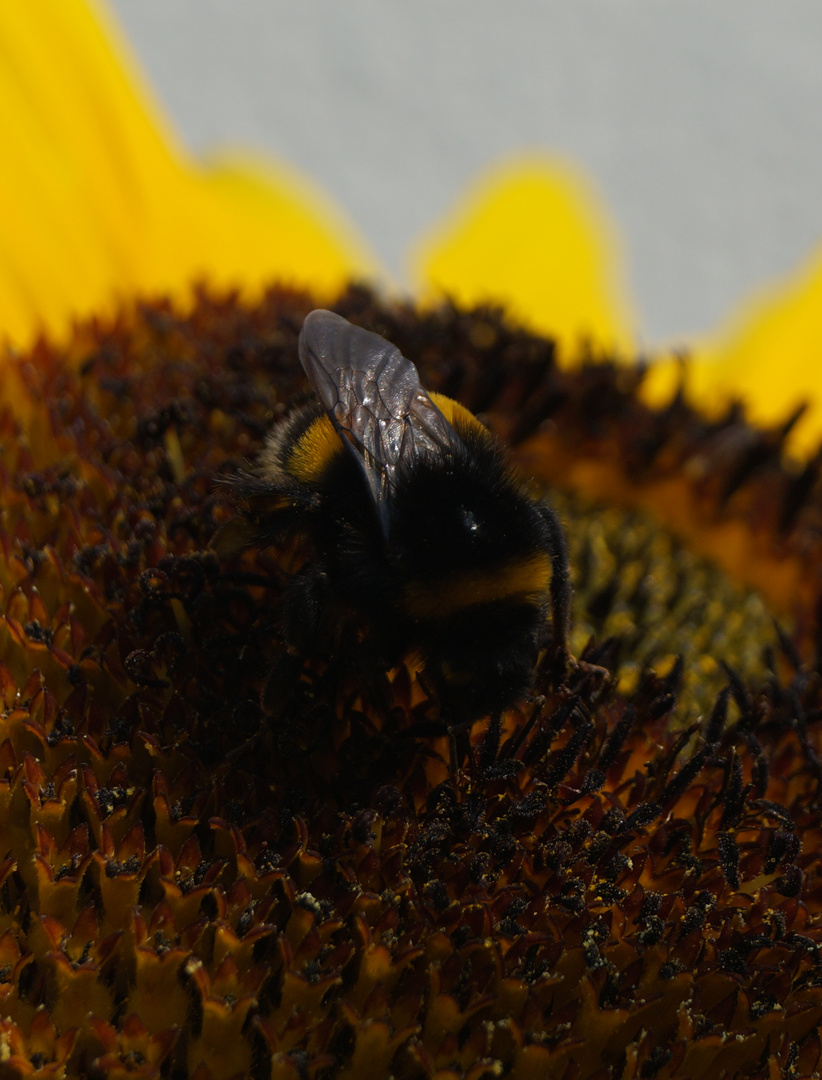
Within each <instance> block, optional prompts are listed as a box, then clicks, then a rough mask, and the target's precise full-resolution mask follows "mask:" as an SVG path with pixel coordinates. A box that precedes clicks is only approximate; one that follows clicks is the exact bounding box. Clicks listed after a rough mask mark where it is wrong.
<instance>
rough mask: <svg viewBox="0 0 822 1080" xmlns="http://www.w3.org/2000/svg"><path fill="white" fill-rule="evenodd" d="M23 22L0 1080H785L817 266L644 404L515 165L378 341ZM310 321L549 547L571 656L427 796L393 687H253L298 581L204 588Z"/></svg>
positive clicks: (252, 564)
mask: <svg viewBox="0 0 822 1080" xmlns="http://www.w3.org/2000/svg"><path fill="white" fill-rule="evenodd" d="M46 7H47V8H48V22H45V21H44V19H45V15H44V11H43V5H42V4H41V5H38V6H37V11H36V14H35V12H34V11H29V10H28V9H27V8H25V7H23V6H22V5H15V6H11V5H9V6H7V8H6V9H4V11H3V13H2V15H0V40H2V42H3V53H2V56H1V57H0V80H2V82H0V94H2V97H3V100H4V101H6V102H7V103H8V108H7V110H6V113H7V115H6V116H5V118H4V120H5V125H6V131H5V133H4V140H3V143H2V146H0V153H5V154H7V155H8V159H9V160H8V162H7V166H6V168H4V169H3V170H2V172H0V175H2V180H1V181H0V183H2V184H3V185H5V190H4V192H3V194H4V205H14V206H16V207H19V210H20V212H19V214H18V215H17V217H16V219H15V221H14V222H13V223H11V222H6V223H5V224H4V227H3V234H2V238H0V245H1V246H0V318H2V325H3V328H4V332H5V333H6V335H7V338H8V341H9V345H8V348H7V350H6V355H5V358H4V365H5V368H4V374H5V378H4V381H3V388H2V392H1V393H2V397H0V445H2V459H0V507H2V515H1V516H0V586H2V595H3V605H4V607H3V616H2V619H0V696H2V699H3V712H2V719H0V898H1V899H2V903H1V904H0V996H1V997H2V1008H0V1075H2V1076H8V1077H19V1076H27V1075H35V1074H36V1075H42V1076H55V1077H59V1076H69V1075H84V1076H90V1077H96V1076H99V1077H103V1076H106V1077H109V1076H111V1077H126V1076H128V1077H159V1076H185V1075H190V1076H193V1077H197V1078H198V1080H208V1078H209V1077H213V1078H215V1080H223V1078H229V1077H238V1076H253V1077H275V1078H292V1077H293V1078H295V1080H296V1078H298V1077H306V1076H308V1077H315V1076H316V1077H331V1076H334V1077H347V1078H352V1080H353V1078H357V1077H360V1076H364V1075H370V1076H373V1077H374V1078H378V1077H382V1076H385V1077H388V1076H396V1077H402V1078H409V1080H410V1078H417V1077H420V1078H421V1077H437V1078H442V1080H445V1078H449V1080H450V1078H452V1077H460V1076H465V1077H470V1078H472V1080H480V1078H481V1077H493V1076H502V1075H506V1076H513V1077H517V1078H523V1080H525V1078H529V1077H558V1078H559V1077H562V1078H566V1077H567V1078H571V1077H580V1078H581V1077H590V1078H597V1080H599V1078H603V1080H604V1078H610V1077H619V1078H623V1080H628V1078H631V1077H660V1078H665V1077H671V1078H673V1077H702V1076H708V1075H710V1076H711V1077H713V1078H721V1077H728V1078H730V1077H745V1076H748V1077H768V1078H776V1077H782V1076H790V1077H802V1076H812V1075H817V1074H818V1072H819V1070H820V1068H822V1042H821V1041H820V1036H819V1034H818V1028H819V1026H820V1022H822V953H820V941H822V909H821V907H820V906H818V905H821V904H822V874H820V865H819V864H820V860H819V851H820V840H821V838H820V826H821V825H822V818H821V817H820V782H822V762H821V761H820V749H821V748H820V720H821V719H822V680H820V673H819V642H820V617H821V616H820V610H821V609H820V582H821V581H822V576H820V568H822V548H821V545H820V525H821V524H822V489H820V485H819V478H818V471H819V464H820V461H822V455H820V454H819V453H814V452H813V450H812V449H811V448H812V447H813V445H814V439H815V438H816V437H817V436H818V426H817V427H815V426H814V424H815V423H816V424H817V425H818V418H816V416H815V414H814V413H813V412H812V411H811V410H810V409H809V410H808V412H807V415H805V416H800V409H799V403H800V401H801V399H803V398H808V399H809V400H810V401H811V404H812V405H813V401H814V390H815V387H814V385H813V380H814V378H815V371H814V368H813V366H812V363H811V361H812V359H813V356H814V352H813V350H814V347H815V343H816V342H817V341H818V340H819V339H820V327H819V325H818V323H819V319H820V318H822V316H820V314H819V312H820V311H822V302H820V300H822V297H820V296H819V292H820V275H819V272H818V269H815V268H813V267H811V269H810V270H809V271H807V272H806V273H805V275H804V276H803V277H802V278H801V280H798V281H797V282H795V283H793V285H792V287H791V289H789V290H786V292H785V293H784V294H783V295H782V296H775V297H773V298H771V299H769V300H768V301H767V302H760V303H759V304H758V305H757V307H756V309H755V310H754V311H753V313H752V314H751V315H750V317H749V318H748V319H747V320H745V321H742V322H738V324H737V325H736V326H735V327H734V328H732V329H731V330H729V331H727V332H724V333H720V334H718V335H717V336H716V338H715V340H714V341H712V342H706V343H698V344H697V345H696V346H695V349H694V355H693V357H692V359H691V361H690V363H689V364H687V365H685V366H684V367H683V365H682V364H681V362H676V361H673V360H670V361H663V362H662V363H661V364H659V365H658V366H656V367H653V368H650V369H646V368H645V367H644V366H643V365H642V364H638V363H636V362H634V361H632V359H631V351H632V328H631V319H630V316H626V314H625V310H626V309H625V306H624V299H623V298H622V297H621V296H620V295H619V292H618V290H617V289H616V288H615V287H614V286H613V284H612V280H613V278H612V273H611V271H612V263H613V260H614V255H613V251H612V247H611V245H610V243H609V240H608V238H607V234H606V230H605V229H604V227H603V225H602V222H601V220H600V219H599V218H598V215H597V214H596V213H595V212H594V211H593V210H592V204H591V200H590V197H589V196H588V195H587V194H586V192H585V188H584V185H581V184H580V183H579V181H578V180H577V179H576V178H574V177H571V176H569V175H568V174H567V173H564V172H562V171H559V170H551V169H548V168H547V167H546V166H545V165H543V164H540V163H536V162H533V161H532V162H524V163H519V164H518V165H517V166H516V167H513V168H511V169H508V170H507V171H506V172H504V173H502V174H499V175H496V176H494V177H492V178H491V179H489V180H488V181H487V182H486V183H485V184H484V185H483V186H481V187H480V188H478V189H477V191H476V192H475V193H474V194H473V196H472V197H471V198H470V199H469V200H468V201H467V203H466V205H465V207H464V209H463V211H462V214H461V216H460V217H458V218H457V219H455V220H454V221H453V222H452V223H451V224H450V226H449V227H448V228H447V229H446V230H444V231H441V232H440V234H439V238H438V239H432V240H429V241H428V242H427V243H425V244H424V245H423V246H422V247H421V249H420V254H419V261H418V265H419V267H420V281H421V284H420V290H419V299H418V301H417V302H415V303H410V302H400V301H397V300H391V299H389V300H386V299H385V298H383V297H381V296H379V295H378V294H376V293H375V292H374V291H373V289H371V288H369V287H367V286H365V285H363V284H362V281H363V280H364V279H366V278H367V277H369V276H370V275H373V272H374V265H373V261H372V260H370V259H369V257H368V256H367V254H365V253H364V249H363V248H362V247H361V246H358V245H356V244H354V243H353V242H352V241H351V239H350V237H346V235H345V231H344V229H342V227H341V226H339V225H338V224H336V223H334V222H333V221H332V220H331V218H330V216H329V214H328V213H327V212H323V211H320V212H318V211H317V208H316V205H315V200H314V198H313V197H307V196H306V194H305V187H304V185H303V184H302V183H301V182H297V181H296V180H295V179H294V178H293V177H286V176H284V175H281V174H276V175H274V174H271V175H268V176H264V175H263V174H262V173H261V172H260V170H259V169H256V170H255V169H251V168H250V167H249V166H248V165H245V166H242V167H241V166H238V165H236V164H232V163H224V164H222V165H219V166H214V167H212V168H211V169H209V170H205V169H203V168H201V167H199V166H197V165H196V164H194V163H192V162H191V161H189V160H188V159H187V158H186V156H185V154H184V153H183V152H182V150H181V149H180V148H179V147H178V146H176V145H175V143H174V141H173V138H172V137H171V135H170V134H169V132H168V131H166V130H164V129H163V127H162V125H161V124H160V123H159V122H158V120H157V117H156V116H155V115H154V112H153V111H152V109H151V107H150V106H149V105H147V104H146V102H147V101H148V100H149V99H148V96H147V93H146V91H145V89H144V88H143V89H141V88H139V86H138V84H137V83H136V82H135V78H134V76H133V75H132V74H130V73H129V72H128V68H127V65H126V64H125V62H124V61H123V60H122V58H121V56H120V53H119V52H118V49H117V47H116V46H115V45H114V44H112V42H113V41H114V30H113V29H112V28H111V27H107V26H105V24H104V21H103V18H102V16H99V15H96V14H94V13H93V12H92V11H91V10H90V9H89V8H87V7H86V6H85V5H84V4H82V3H81V2H80V0H51V2H50V3H48V4H47V5H46ZM35 19H36V22H35ZM204 222H205V223H207V225H204ZM523 226H526V227H523ZM523 236H525V238H526V250H523V249H522V247H521V246H520V247H519V248H518V249H516V250H515V248H514V239H513V238H517V237H519V238H520V239H521V238H522V237H523ZM491 252H492V253H493V259H490V258H489V253H491ZM491 263H493V273H492V271H491V268H490V264H491ZM192 282H194V283H195V284H192ZM197 282H199V284H197ZM444 297H447V299H444ZM318 303H323V304H331V305H332V306H333V307H334V308H335V310H337V311H339V312H340V313H342V314H344V315H345V316H346V317H347V318H349V319H350V320H352V321H354V322H357V323H359V324H361V325H364V326H368V327H371V328H374V329H378V330H380V331H381V332H383V333H384V334H385V335H386V336H387V337H389V338H390V339H391V340H392V341H393V342H395V343H396V344H397V345H398V346H400V348H401V349H402V351H403V352H404V353H405V354H406V355H407V356H409V357H411V358H413V359H414V360H415V362H417V363H418V365H419V367H420V371H421V373H422V377H423V383H424V385H426V386H427V387H429V388H430V389H432V390H440V391H442V392H444V393H446V394H449V395H451V396H453V397H456V398H458V399H459V400H460V401H462V402H464V403H465V404H466V405H467V406H468V407H469V408H471V409H472V410H474V411H476V412H480V413H481V414H482V415H483V416H484V417H485V418H487V421H488V423H489V424H490V425H491V426H492V427H493V428H494V429H495V430H497V431H498V432H499V434H500V435H501V436H502V437H503V438H504V439H505V440H506V441H507V442H508V443H509V445H510V446H511V448H512V454H513V455H514V457H515V458H516V460H517V462H518V464H519V465H520V467H521V468H522V469H523V471H525V472H527V473H529V474H530V475H532V476H534V477H535V478H536V479H537V480H538V481H539V482H541V483H543V484H544V485H546V487H547V488H548V489H549V490H550V493H551V498H552V500H553V501H554V502H555V503H556V505H557V506H558V508H559V510H560V512H561V514H562V516H563V518H564V520H565V522H566V526H567V530H568V534H569V541H570V548H571V564H572V573H573V576H574V585H575V590H576V599H575V626H574V639H573V643H572V644H573V650H574V652H575V654H576V656H577V657H579V658H580V659H581V660H583V661H585V662H584V663H582V664H580V665H579V666H578V668H577V669H575V670H574V672H573V673H572V674H571V675H570V676H569V678H568V679H567V680H566V682H564V683H562V684H561V685H557V684H556V679H555V678H554V677H553V675H552V673H551V672H550V671H549V670H547V666H546V669H545V670H543V668H542V667H540V668H538V670H537V672H536V676H535V685H534V694H533V698H532V700H530V701H527V702H523V703H521V704H520V705H519V706H517V707H516V708H513V709H511V710H509V712H508V713H506V714H505V716H504V717H501V718H499V719H498V720H494V721H493V722H484V723H478V724H476V725H475V727H474V729H473V730H472V732H471V737H470V744H469V745H467V746H466V747H465V748H464V749H463V751H462V753H461V755H460V758H459V760H458V761H457V762H456V767H454V765H453V763H452V762H450V760H449V750H448V741H447V738H446V737H445V735H444V734H443V729H442V723H441V718H440V717H439V716H438V710H437V707H436V704H435V702H433V701H432V700H430V698H429V697H428V695H427V694H426V693H425V692H424V688H423V687H422V686H421V685H420V683H419V681H418V680H417V678H416V673H415V670H414V668H413V665H411V664H410V663H408V664H403V665H401V666H400V667H399V668H398V669H396V670H394V671H392V672H390V673H388V675H387V676H386V678H385V679H384V680H383V679H381V680H379V682H375V681H374V679H373V678H372V677H364V676H363V675H362V674H359V673H357V672H356V671H347V672H345V673H343V674H340V673H338V672H335V671H334V669H333V665H332V664H330V663H324V662H323V660H322V658H319V659H317V658H311V659H309V660H302V659H301V661H300V663H301V666H300V669H299V672H298V678H297V679H296V680H292V682H291V685H290V687H289V690H288V693H287V694H286V693H283V694H279V695H278V693H277V687H276V686H275V687H274V691H273V692H272V689H271V675H270V673H271V671H272V665H273V663H274V661H275V658H276V655H277V649H278V646H277V643H276V641H275V640H274V639H273V638H274V636H273V635H272V632H271V629H270V625H271V611H272V610H273V609H275V608H276V605H277V603H278V598H279V597H280V596H281V595H282V592H283V590H284V588H285V587H286V584H287V581H288V576H289V573H290V571H291V569H292V566H293V562H294V559H295V552H294V551H293V550H290V549H269V550H265V551H256V550H252V551H250V552H245V553H242V554H240V555H238V556H236V557H235V558H232V559H218V558H217V557H216V555H215V554H214V552H213V550H212V549H211V547H210V544H211V540H212V538H213V537H214V535H215V532H216V531H217V529H218V528H219V527H220V526H221V525H222V524H224V523H225V522H226V521H228V520H229V519H230V517H231V515H232V513H233V509H232V506H231V502H230V499H229V498H228V497H227V495H226V493H225V491H224V489H223V488H222V487H221V485H220V484H218V483H217V482H216V481H217V479H218V478H220V477H226V476H230V475H231V473H232V471H233V470H236V469H238V468H240V467H241V466H242V463H243V462H244V461H245V460H247V459H249V458H253V457H254V456H255V455H256V454H257V453H258V451H259V449H260V446H261V444H262V440H263V438H264V436H265V433H266V431H267V430H268V429H269V428H270V426H271V424H272V422H274V421H275V420H276V419H277V418H278V417H280V416H282V415H284V413H285V412H286V410H287V409H288V408H289V407H290V406H291V404H292V403H294V402H296V401H298V400H299V399H300V397H301V396H302V395H304V394H305V385H304V382H303V377H302V375H301V372H300V369H299V364H298V362H297V359H296V340H297V334H298V332H299V329H300V326H301V324H302V321H303V319H304V318H305V315H306V314H307V312H308V311H309V310H310V309H311V308H312V307H315V306H317V304H318ZM775 357H778V365H776V366H775V362H774V358H775ZM775 371H776V372H778V384H779V394H778V395H777V394H776V393H775V392H774V389H773V385H772V383H775V382H776V381H777V376H776V375H775V374H774V372H775ZM743 375H744V377H743ZM743 390H744V398H743V397H742V396H741V392H742V391H743ZM735 392H738V396H736V397H735V396H734V394H735ZM817 396H818V395H817ZM769 410H770V411H769ZM751 416H752V417H753V419H754V420H755V422H751V419H750V417H751ZM264 687H267V689H266V692H265V693H263V688H264Z"/></svg>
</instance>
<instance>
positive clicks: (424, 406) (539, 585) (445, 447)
mask: <svg viewBox="0 0 822 1080" xmlns="http://www.w3.org/2000/svg"><path fill="white" fill-rule="evenodd" d="M299 354H300V360H301V362H302V365H303V368H304V369H305V372H306V375H307V376H308V378H309V380H310V382H311V385H312V387H313V388H314V391H315V392H316V394H317V398H318V399H319V400H318V402H317V403H315V404H312V405H310V406H308V407H307V408H302V409H300V410H298V411H296V412H294V413H293V414H292V415H291V416H290V417H288V418H287V419H285V420H284V421H283V422H282V423H281V424H280V425H279V426H277V427H276V428H274V429H273V431H272V432H271V433H270V434H269V436H268V439H267V442H266V445H265V449H264V451H263V453H262V456H261V460H260V462H259V465H258V467H257V470H256V472H255V473H254V474H253V475H247V476H245V477H243V478H242V479H240V480H239V481H238V483H237V494H238V496H239V500H240V506H241V517H240V518H239V519H238V521H239V522H240V523H241V533H242V537H243V539H242V544H243V545H244V546H250V545H256V546H269V545H273V544H275V543H281V542H282V541H283V540H284V539H285V538H288V537H289V536H291V537H294V536H296V537H298V538H300V539H301V540H302V541H303V542H304V544H305V549H306V550H307V552H308V555H307V557H306V561H305V565H304V566H303V568H302V570H301V571H300V572H299V573H298V574H297V575H296V576H295V577H294V578H293V579H292V581H291V583H290V585H289V586H288V587H287V589H286V591H285V595H284V597H283V600H282V605H281V608H280V609H279V610H278V613H277V617H276V618H277V624H278V627H277V629H278V633H279V635H280V636H281V638H282V639H283V640H284V642H285V643H286V645H287V646H288V647H289V648H290V651H291V652H292V654H295V655H302V656H305V655H310V654H311V653H312V651H316V650H317V649H318V646H319V643H320V642H322V641H326V642H327V641H328V638H329V633H330V632H331V636H332V637H333V636H336V641H337V647H338V648H343V649H345V648H346V643H348V644H349V646H351V645H353V643H356V645H355V648H356V653H357V660H358V662H362V658H363V656H367V657H368V658H369V662H372V663H374V664H375V665H377V667H378V668H380V669H381V670H384V671H387V670H388V669H390V668H392V667H394V666H396V665H397V664H398V663H399V662H400V661H401V660H402V659H403V658H409V657H410V658H413V659H414V661H415V662H416V664H417V666H418V669H419V671H420V677H421V681H422V684H423V686H425V687H426V688H428V689H429V691H433V693H434V694H435V695H436V696H437V697H438V698H439V701H440V704H441V709H442V713H443V716H444V717H445V716H447V717H448V718H449V720H450V721H451V722H452V723H455V724H467V723H470V722H471V721H472V720H475V719H479V718H480V717H482V716H486V715H490V714H494V713H496V712H499V711H500V710H502V709H504V708H506V707H507V706H509V705H511V704H513V703H514V702H515V701H516V700H517V699H518V698H520V697H521V696H522V695H523V694H524V693H526V692H527V690H528V688H529V686H530V683H531V679H532V675H533V670H534V667H535V664H536V661H537V656H538V653H539V651H540V649H542V648H543V647H545V646H546V645H547V644H548V641H549V636H548V615H549V613H550V616H551V621H550V647H551V649H552V651H553V653H554V654H555V657H556V659H557V664H558V669H562V668H564V664H565V661H566V660H567V659H568V619H569V594H570V587H569V581H568V560H567V554H566V545H565V538H564V535H563V530H562V527H561V525H560V522H559V520H558V518H557V516H556V514H555V513H554V511H553V510H552V509H551V508H550V506H549V505H548V504H547V503H546V502H544V501H542V500H541V499H538V498H535V497H534V495H533V494H531V492H530V491H529V490H528V488H527V487H526V486H525V485H524V483H523V482H522V481H521V480H520V479H519V478H518V477H517V476H516V475H515V473H514V472H513V470H512V468H511V466H510V465H509V464H508V462H507V461H506V458H505V456H504V454H503V452H502V449H501V448H500V446H499V444H498V443H497V441H496V439H495V438H494V437H493V435H492V434H491V433H490V432H489V431H488V430H487V429H486V428H485V427H484V426H483V425H482V424H481V423H480V421H479V420H477V418H476V417H475V416H474V415H473V414H472V413H471V412H469V411H468V410H467V409H466V408H465V407H464V406H462V405H460V404H458V403H457V402H456V401H452V400H451V399H450V398H447V397H444V396H443V395H441V394H437V393H428V392H427V391H426V390H425V389H423V387H422V386H421V384H420V379H419V374H418V372H417V369H416V367H415V366H414V364H413V363H411V361H410V360H407V359H406V358H405V357H404V356H402V355H401V353H400V351H399V350H398V349H397V348H395V347H394V346H393V345H391V344H390V342H388V341H387V340H386V339H385V338H382V337H380V336H379V335H378V334H374V333H370V332H369V331H367V330H363V329H361V328H360V327H357V326H353V325H351V324H350V323H349V322H347V321H346V320H345V319H344V318H342V317H341V316H339V315H336V314H334V313H333V312H331V311H324V310H317V311H312V312H311V313H310V314H309V315H308V317H307V318H306V320H305V323H304V325H303V327H302V331H301V333H300V338H299ZM350 655H351V656H352V657H353V656H354V651H353V649H352V651H351V653H350Z"/></svg>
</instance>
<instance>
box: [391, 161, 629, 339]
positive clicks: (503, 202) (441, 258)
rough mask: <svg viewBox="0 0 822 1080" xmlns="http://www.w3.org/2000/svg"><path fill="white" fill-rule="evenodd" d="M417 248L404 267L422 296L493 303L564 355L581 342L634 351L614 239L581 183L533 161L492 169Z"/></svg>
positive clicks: (552, 165)
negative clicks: (409, 264)
mask: <svg viewBox="0 0 822 1080" xmlns="http://www.w3.org/2000/svg"><path fill="white" fill-rule="evenodd" d="M457 206H458V209H457V210H455V211H454V212H453V213H452V214H451V215H450V216H449V217H447V218H446V220H445V221H444V222H443V223H442V224H441V225H440V226H439V227H438V228H437V229H436V230H434V231H433V232H432V234H431V235H430V236H429V237H428V238H427V239H425V240H423V242H422V243H421V244H420V246H419V248H418V250H417V251H416V252H415V254H414V259H413V267H412V273H413V276H414V279H415V281H416V282H417V283H418V285H419V291H420V292H421V294H422V297H423V299H424V300H428V301H436V300H437V298H441V296H442V295H443V294H446V295H448V296H450V297H452V298H453V299H454V300H455V301H456V302H457V303H459V304H464V305H470V304H478V303H484V302H487V301H491V302H493V303H497V304H502V305H504V306H505V307H507V309H508V311H509V312H510V314H511V316H512V317H513V318H515V319H519V320H521V321H523V322H524V323H525V324H526V325H527V326H530V327H531V328H532V329H533V330H535V331H538V332H540V333H543V334H547V335H551V336H554V337H556V338H557V339H558V342H559V343H560V346H561V349H560V352H561V354H563V355H565V356H571V355H573V353H574V352H576V351H577V349H578V346H579V344H580V341H582V340H587V341H590V342H591V344H592V345H594V347H596V348H601V349H605V350H612V349H615V350H617V351H619V352H628V353H630V352H633V350H634V349H635V336H634V333H633V326H634V319H633V315H632V308H631V305H630V304H629V303H628V301H627V293H626V290H625V288H624V286H623V282H622V280H621V275H620V266H621V265H622V264H623V260H622V256H621V253H620V245H619V243H618V241H617V239H616V237H615V235H614V232H613V229H612V228H611V226H610V224H609V222H608V220H607V217H606V215H605V213H604V212H603V210H602V209H601V208H600V207H599V205H598V202H597V199H596V197H595V196H594V194H593V192H592V191H591V190H590V189H589V187H588V185H587V184H586V182H585V181H584V179H583V178H582V177H581V176H580V175H579V174H577V173H576V172H575V171H573V170H572V169H571V168H569V167H568V166H567V165H564V164H561V163H558V162H555V161H550V160H544V159H538V158H529V159H524V160H519V161H516V162H512V163H510V164H508V165H505V166H502V167H501V168H499V169H496V170H494V171H492V172H491V173H490V174H488V175H487V176H486V177H485V178H483V179H481V180H480V181H479V183H478V184H476V186H475V187H474V188H473V190H472V191H470V192H469V193H468V194H467V196H466V197H464V198H462V199H460V200H459V202H458V204H457Z"/></svg>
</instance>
